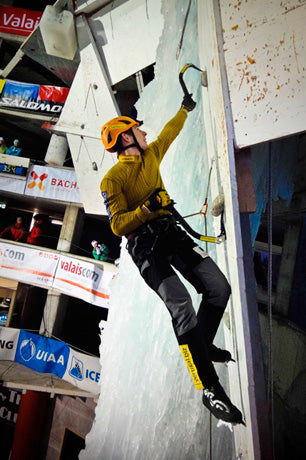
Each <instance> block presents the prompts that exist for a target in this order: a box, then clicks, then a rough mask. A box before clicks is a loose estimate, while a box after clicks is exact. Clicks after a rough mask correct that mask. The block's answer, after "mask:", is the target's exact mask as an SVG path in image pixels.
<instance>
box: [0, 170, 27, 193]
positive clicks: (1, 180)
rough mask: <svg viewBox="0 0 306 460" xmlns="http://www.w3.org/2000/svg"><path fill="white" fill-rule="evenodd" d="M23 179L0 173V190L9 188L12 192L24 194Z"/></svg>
mask: <svg viewBox="0 0 306 460" xmlns="http://www.w3.org/2000/svg"><path fill="white" fill-rule="evenodd" d="M24 189H25V181H23V180H19V179H16V178H14V177H12V176H11V177H7V176H4V174H3V175H1V174H0V190H5V191H7V190H9V191H10V192H12V193H19V194H20V195H23V194H24Z"/></svg>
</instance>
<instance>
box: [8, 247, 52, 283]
mask: <svg viewBox="0 0 306 460" xmlns="http://www.w3.org/2000/svg"><path fill="white" fill-rule="evenodd" d="M58 259H59V255H58V254H56V253H52V252H48V251H41V250H39V249H35V248H28V247H26V246H21V245H14V244H9V243H4V242H2V241H1V242H0V276H3V277H4V278H9V279H17V280H18V281H21V282H25V283H29V284H32V283H35V284H38V285H41V286H43V287H46V288H48V287H51V286H52V284H53V280H54V276H55V271H56V267H57V264H58Z"/></svg>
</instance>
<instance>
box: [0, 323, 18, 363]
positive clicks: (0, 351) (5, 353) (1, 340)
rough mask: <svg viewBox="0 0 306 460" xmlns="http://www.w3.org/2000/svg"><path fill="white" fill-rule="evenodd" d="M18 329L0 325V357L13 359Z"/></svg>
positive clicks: (8, 359)
mask: <svg viewBox="0 0 306 460" xmlns="http://www.w3.org/2000/svg"><path fill="white" fill-rule="evenodd" d="M18 337H19V329H11V328H9V327H0V359H1V360H7V361H14V358H15V353H16V350H17V343H18Z"/></svg>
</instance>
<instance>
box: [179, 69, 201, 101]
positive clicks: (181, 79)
mask: <svg viewBox="0 0 306 460" xmlns="http://www.w3.org/2000/svg"><path fill="white" fill-rule="evenodd" d="M190 67H192V68H193V69H196V70H198V71H199V72H201V73H203V70H201V69H199V67H197V66H196V65H194V64H191V63H188V64H185V65H184V67H182V69H181V71H180V73H179V82H180V85H181V87H182V90H183V92H184V95H185V96H187V97H190V98H192V94H191V93H189V91H188V89H187V87H186V85H185V82H184V79H183V76H184V73H185V72H186V70H187V69H189V68H190ZM193 102H194V101H193ZM194 103H195V102H194Z"/></svg>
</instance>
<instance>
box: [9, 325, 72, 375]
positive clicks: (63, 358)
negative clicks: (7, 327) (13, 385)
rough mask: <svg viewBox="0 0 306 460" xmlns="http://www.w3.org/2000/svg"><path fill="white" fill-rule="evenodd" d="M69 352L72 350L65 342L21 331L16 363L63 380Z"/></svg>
mask: <svg viewBox="0 0 306 460" xmlns="http://www.w3.org/2000/svg"><path fill="white" fill-rule="evenodd" d="M69 352H70V348H69V346H68V345H66V344H65V343H64V342H59V341H58V340H53V339H49V338H47V337H44V336H41V335H37V334H33V333H31V332H27V331H23V330H20V331H19V338H18V343H17V349H16V353H15V358H14V361H16V362H17V363H20V364H23V365H24V366H27V367H29V368H31V369H33V370H34V371H37V372H42V373H46V374H54V375H57V376H58V377H61V378H62V377H63V375H64V373H65V371H66V368H67V364H68V358H69Z"/></svg>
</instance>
